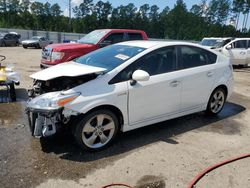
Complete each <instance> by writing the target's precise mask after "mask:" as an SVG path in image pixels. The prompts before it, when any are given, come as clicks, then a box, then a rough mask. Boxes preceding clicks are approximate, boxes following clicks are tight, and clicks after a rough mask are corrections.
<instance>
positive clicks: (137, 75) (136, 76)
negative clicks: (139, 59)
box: [132, 70, 150, 82]
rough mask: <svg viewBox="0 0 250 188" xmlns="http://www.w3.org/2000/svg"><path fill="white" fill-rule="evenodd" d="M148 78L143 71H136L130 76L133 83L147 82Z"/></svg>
mask: <svg viewBox="0 0 250 188" xmlns="http://www.w3.org/2000/svg"><path fill="white" fill-rule="evenodd" d="M149 78H150V76H149V74H148V73H147V72H146V71H144V70H136V71H135V72H134V73H133V74H132V79H133V80H134V81H138V82H139V81H141V82H143V81H148V80H149Z"/></svg>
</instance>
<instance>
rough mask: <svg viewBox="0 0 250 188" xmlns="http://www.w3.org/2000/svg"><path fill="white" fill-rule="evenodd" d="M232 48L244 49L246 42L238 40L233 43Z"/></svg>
mask: <svg viewBox="0 0 250 188" xmlns="http://www.w3.org/2000/svg"><path fill="white" fill-rule="evenodd" d="M233 47H234V48H246V47H247V40H238V41H235V42H234V43H233Z"/></svg>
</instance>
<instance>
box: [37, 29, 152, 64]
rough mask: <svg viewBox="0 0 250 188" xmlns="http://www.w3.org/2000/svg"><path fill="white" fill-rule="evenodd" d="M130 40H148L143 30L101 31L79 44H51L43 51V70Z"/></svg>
mask: <svg viewBox="0 0 250 188" xmlns="http://www.w3.org/2000/svg"><path fill="white" fill-rule="evenodd" d="M128 40H148V36H147V34H146V33H145V32H144V31H141V30H128V29H99V30H95V31H92V32H90V33H89V34H87V35H85V36H84V37H83V38H81V39H80V40H78V42H77V43H66V44H65V43H63V44H51V45H48V46H46V47H45V48H44V49H43V51H42V60H41V68H47V67H50V66H52V65H56V64H59V63H62V62H67V61H71V60H73V59H75V58H77V57H80V56H82V55H85V54H87V53H89V52H92V51H94V50H97V49H99V48H102V47H105V46H108V45H110V44H114V43H118V42H122V41H128Z"/></svg>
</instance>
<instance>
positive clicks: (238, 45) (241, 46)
mask: <svg viewBox="0 0 250 188" xmlns="http://www.w3.org/2000/svg"><path fill="white" fill-rule="evenodd" d="M231 47H232V48H231V49H227V47H225V48H224V49H223V52H224V54H225V55H227V56H228V57H230V58H231V61H232V64H233V65H245V64H246V59H247V40H244V39H243V40H242V39H241V40H237V41H235V42H233V43H231Z"/></svg>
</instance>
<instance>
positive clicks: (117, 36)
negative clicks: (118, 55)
mask: <svg viewBox="0 0 250 188" xmlns="http://www.w3.org/2000/svg"><path fill="white" fill-rule="evenodd" d="M123 35H124V33H112V34H110V35H109V36H108V37H107V38H106V39H105V40H107V41H110V42H111V44H115V43H118V42H122V41H123Z"/></svg>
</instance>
